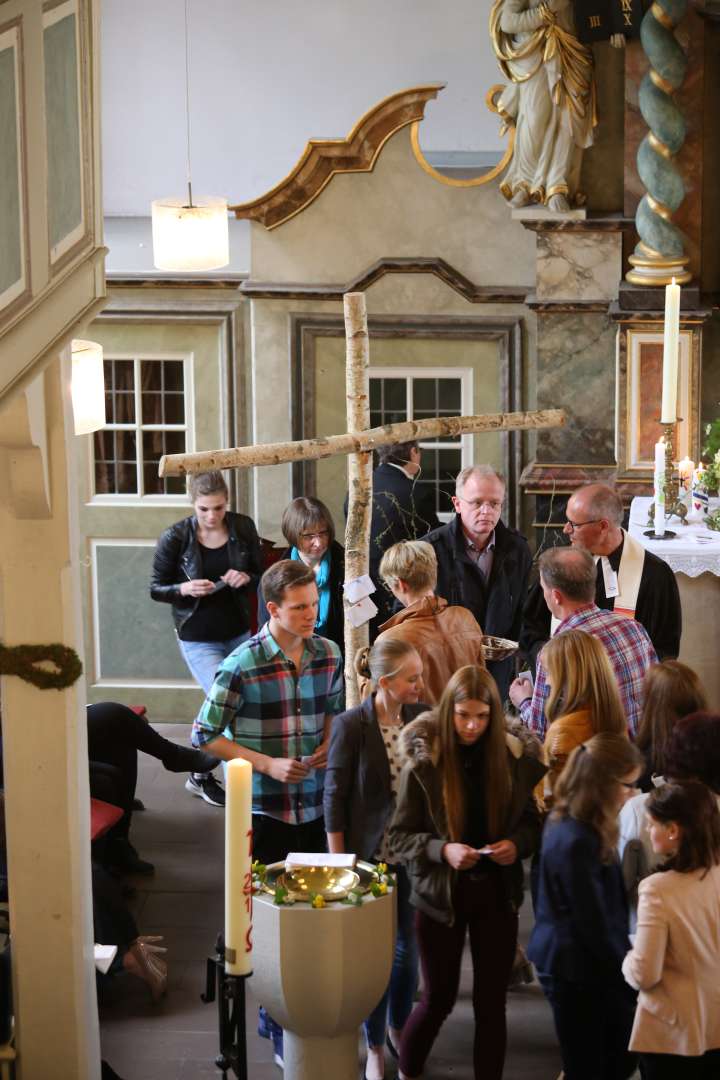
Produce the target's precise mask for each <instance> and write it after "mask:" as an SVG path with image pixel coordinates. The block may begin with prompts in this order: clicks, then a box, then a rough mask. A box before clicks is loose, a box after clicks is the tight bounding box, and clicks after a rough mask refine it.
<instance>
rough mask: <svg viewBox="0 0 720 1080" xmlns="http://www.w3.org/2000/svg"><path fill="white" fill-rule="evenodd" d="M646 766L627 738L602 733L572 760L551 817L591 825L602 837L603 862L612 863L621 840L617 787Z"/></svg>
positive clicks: (583, 747)
mask: <svg viewBox="0 0 720 1080" xmlns="http://www.w3.org/2000/svg"><path fill="white" fill-rule="evenodd" d="M642 765H643V757H642V754H641V753H640V751H639V750H638V749H637V747H636V746H633V744H632V743H631V742H630V740H629V739H628V737H627V736H626V735H621V734H619V733H618V732H614V731H600V732H598V734H597V735H593V737H592V739H588V741H587V742H585V743H582V745H581V746H577V747H576V748H575V749H574V750H573V752H572V754H571V755H570V757H569V758H568V761H567V765H566V766H565V768H564V769H563V771H562V774H561V776H560V779H559V780H558V782H557V786H556V788H555V793H554V802H553V810H552V814H551V817H552V818H553V819H554V820H558V819H560V818H565V817H572V818H575V820H576V821H582V822H583V823H584V824H585V825H590V826H591V828H593V829H594V830H595V832H596V833H597V834H598V835H599V837H600V845H601V848H600V851H601V858H602V860H603V862H611V861H612V859H613V857H614V854H615V848H616V845H617V839H618V807H617V800H616V787H617V784H618V783H619V782H620V781H621V780H622V777H623V776H627V774H628V773H630V772H632V771H633V770H634V769H638V768H641V767H642Z"/></svg>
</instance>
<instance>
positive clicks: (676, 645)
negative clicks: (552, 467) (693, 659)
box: [520, 484, 682, 665]
mask: <svg viewBox="0 0 720 1080" xmlns="http://www.w3.org/2000/svg"><path fill="white" fill-rule="evenodd" d="M623 517H624V509H623V504H622V500H621V499H620V496H619V495H618V494H617V492H616V491H614V490H613V489H612V488H611V487H608V486H607V485H606V484H587V485H585V486H584V487H581V488H578V490H577V491H576V492H574V493H573V494H572V495H571V496H570V498H569V499H568V504H567V510H566V518H567V521H566V524H565V527H564V529H563V532H564V534H565V536H567V538H568V540H569V541H570V544H571V545H572V547H574V548H584V549H585V550H586V551H589V552H590V553H591V554H592V555H593V556H594V557H595V561H596V563H597V577H596V586H595V603H596V604H597V606H598V607H599V608H604V609H605V610H606V611H614V612H615V613H616V614H617V615H624V616H626V617H628V618H634V619H637V621H638V622H639V623H642V625H643V626H644V627H645V629H646V630H647V632H648V634H649V636H650V640H651V641H652V643H653V646H654V648H655V652H656V653H657V655H658V657H659V658H660V659H661V660H665V659H668V658H674V657H677V655H678V653H679V651H680V633H681V630H682V616H681V612H680V594H679V593H678V587H677V582H676V580H675V575H674V574H673V572H672V570H671V569H670V567H669V566H668V565H667V563H665V562H663V560H662V559H659V558H658V557H657V556H656V555H653V554H652V553H651V552H649V551H646V550H645V548H644V547H643V546H642V544H639V543H638V541H637V540H634V539H633V538H632V537H631V536H630V535H629V534H628V533H627V532H626V531H625V530H624V529H623V528H622V521H623ZM555 629H556V626H555V625H553V622H552V618H551V615H550V611H549V610H548V607H547V605H546V603H545V599H544V597H543V591H542V586H541V585H540V583H539V582H538V583H537V584H536V585H534V586H533V588H532V589H531V590H530V594H529V596H528V599H527V604H526V605H525V612H524V615H523V628H522V634H521V637H520V647H521V649H522V650H523V652H525V653H527V655H528V656H529V657H530V659H531V661H532V663H533V665H534V664H535V662H536V660H537V655H538V652H539V651H540V649H541V648H542V646H543V645H544V644H545V642H546V641H547V640H548V639H549V638H550V637H551V636H552V634H553V633H554V631H555Z"/></svg>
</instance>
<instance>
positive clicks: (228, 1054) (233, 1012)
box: [200, 934, 252, 1080]
mask: <svg viewBox="0 0 720 1080" xmlns="http://www.w3.org/2000/svg"><path fill="white" fill-rule="evenodd" d="M251 974H252V972H250V973H249V974H248V975H228V973H227V972H226V971H225V942H224V941H223V936H222V934H218V938H217V942H216V944H215V956H209V957H208V961H207V969H206V976H205V978H206V982H205V993H204V994H201V995H200V997H201V998H202V1000H203V1001H204V1002H205V1003H206V1004H210V1003H211V1002H213V1001H215V999H216V997H217V1003H218V1028H219V1036H220V1053H219V1054H218V1056H217V1057H216V1058H215V1064H216V1065H217V1067H218V1069H221V1070H222V1074H223V1080H227V1075H228V1071H229V1070H232V1072H233V1074H234V1075H235V1076H237V1077H238V1080H248V1070H247V1034H246V1031H245V980H246V979H248V978H249V977H250V975H251Z"/></svg>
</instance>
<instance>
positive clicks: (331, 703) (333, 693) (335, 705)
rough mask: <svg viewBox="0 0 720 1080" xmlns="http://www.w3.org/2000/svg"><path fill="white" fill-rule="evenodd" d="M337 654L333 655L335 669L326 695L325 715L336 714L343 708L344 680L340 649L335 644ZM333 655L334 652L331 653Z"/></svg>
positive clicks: (342, 710)
mask: <svg viewBox="0 0 720 1080" xmlns="http://www.w3.org/2000/svg"><path fill="white" fill-rule="evenodd" d="M335 649H336V650H337V655H336V656H335V670H334V672H333V675H332V679H331V682H330V689H329V691H328V696H327V707H326V710H325V713H326V715H327V716H337V715H338V713H341V712H344V710H345V680H344V677H343V662H342V656H341V655H340V650H339V649H338V648H337V645H335ZM333 655H334V654H333Z"/></svg>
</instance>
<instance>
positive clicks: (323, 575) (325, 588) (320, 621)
mask: <svg viewBox="0 0 720 1080" xmlns="http://www.w3.org/2000/svg"><path fill="white" fill-rule="evenodd" d="M290 558H291V559H297V560H298V561H301V560H300V552H299V551H298V549H297V548H296V547H294V548H292V550H291V551H290ZM315 583H316V585H317V587H318V595H319V599H320V603H319V604H318V617H317V622H316V623H315V629H316V630H318V631H319V630H321V629H322V628H323V627H324V626H325V624H326V623H327V621H328V617H329V615H330V548H328V550H327V551H326V552H325V554H324V555H323V558H322V562H321V563H320V567H319V569H318V571H317V573H316V574H315Z"/></svg>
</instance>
